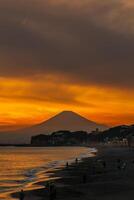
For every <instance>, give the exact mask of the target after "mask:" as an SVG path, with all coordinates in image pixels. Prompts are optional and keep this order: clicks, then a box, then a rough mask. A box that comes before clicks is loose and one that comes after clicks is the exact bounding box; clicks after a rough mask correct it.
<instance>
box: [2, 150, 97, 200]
mask: <svg viewBox="0 0 134 200" xmlns="http://www.w3.org/2000/svg"><path fill="white" fill-rule="evenodd" d="M92 151H94V149H90V148H86V147H32V148H31V147H28V148H25V147H0V200H4V199H6V200H9V199H10V197H9V193H12V192H15V191H18V190H20V189H33V187H37V185H36V184H35V183H36V182H38V181H42V180H45V179H48V178H49V177H48V175H47V173H45V172H47V171H48V170H50V169H54V168H56V167H62V166H64V165H65V163H66V162H67V161H68V162H69V163H71V162H73V161H74V160H75V158H76V157H77V158H79V159H81V158H83V157H89V156H92Z"/></svg>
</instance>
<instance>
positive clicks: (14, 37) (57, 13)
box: [0, 0, 134, 87]
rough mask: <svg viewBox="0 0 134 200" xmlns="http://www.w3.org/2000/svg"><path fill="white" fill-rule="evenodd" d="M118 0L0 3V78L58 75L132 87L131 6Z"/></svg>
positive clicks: (5, 0) (133, 33) (133, 38)
mask: <svg viewBox="0 0 134 200" xmlns="http://www.w3.org/2000/svg"><path fill="white" fill-rule="evenodd" d="M129 3H131V1H127V2H126V3H125V1H123V0H122V1H121V0H116V1H115V0H109V1H106V0H104V1H103V2H102V1H99V0H94V1H93V0H83V1H80V0H77V1H76V0H73V1H71V2H70V1H67V0H49V1H47V0H46V1H43V0H29V1H26V0H20V1H17V0H10V1H9V0H1V1H0V27H1V30H0V75H1V76H23V75H28V76H29V75H32V74H33V75H34V74H37V73H39V74H40V73H41V74H43V73H44V74H47V73H53V74H54V73H56V74H57V73H60V74H64V75H65V76H69V77H70V76H71V77H72V79H73V80H74V81H81V82H86V83H88V82H89V83H96V84H108V85H109V84H110V85H117V86H127V87H128V86H129V87H130V86H132V87H134V78H133V76H134V67H133V66H134V59H133V52H134V30H133V28H132V24H133V19H134V14H133V13H134V6H133V5H131V6H130V5H129Z"/></svg>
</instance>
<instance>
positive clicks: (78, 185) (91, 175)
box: [12, 147, 134, 200]
mask: <svg viewBox="0 0 134 200" xmlns="http://www.w3.org/2000/svg"><path fill="white" fill-rule="evenodd" d="M119 159H120V160H121V162H120V164H119V163H118V162H117V160H119ZM103 161H105V162H106V167H105V166H104V165H103V164H102V163H103ZM133 161H134V150H131V151H130V150H128V149H127V148H118V147H99V151H98V154H97V155H96V156H95V157H92V158H85V159H83V160H82V162H78V163H74V164H71V165H69V167H65V168H63V169H57V170H56V171H54V172H53V171H48V174H51V178H55V177H57V178H56V180H54V181H53V182H54V184H55V186H56V190H57V197H56V199H58V200H66V199H67V200H68V199H69V200H75V199H78V200H79V199H85V200H102V199H103V200H113V198H114V200H132V199H133V197H134V162H133ZM124 163H125V167H123V166H124ZM119 165H120V166H121V168H123V169H121V170H120V169H119V167H118V166H119ZM38 184H39V185H40V186H41V188H40V189H35V190H31V191H25V200H43V199H46V200H47V199H49V194H48V190H47V188H45V185H46V182H44V181H42V182H40V183H38ZM12 196H13V197H14V198H17V199H18V193H15V194H12Z"/></svg>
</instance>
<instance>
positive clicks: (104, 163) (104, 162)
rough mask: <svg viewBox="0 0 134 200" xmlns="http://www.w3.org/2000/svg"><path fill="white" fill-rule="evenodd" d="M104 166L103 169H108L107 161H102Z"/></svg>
mask: <svg viewBox="0 0 134 200" xmlns="http://www.w3.org/2000/svg"><path fill="white" fill-rule="evenodd" d="M102 165H103V168H104V169H106V161H105V160H103V161H102Z"/></svg>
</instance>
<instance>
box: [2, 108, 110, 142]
mask: <svg viewBox="0 0 134 200" xmlns="http://www.w3.org/2000/svg"><path fill="white" fill-rule="evenodd" d="M97 128H99V129H100V130H105V129H106V128H107V127H106V126H104V125H101V124H97V123H95V122H93V121H90V120H88V119H86V118H84V117H82V116H80V115H79V114H77V113H75V112H72V111H63V112H61V113H59V114H57V115H56V116H54V117H52V118H50V119H48V120H46V121H44V122H42V123H40V124H37V125H34V126H32V127H30V128H25V129H22V130H19V131H14V132H4V133H3V134H2V133H0V143H29V142H30V138H31V136H34V135H37V134H51V133H52V132H54V131H59V130H69V131H87V132H91V131H93V130H95V129H97Z"/></svg>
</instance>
